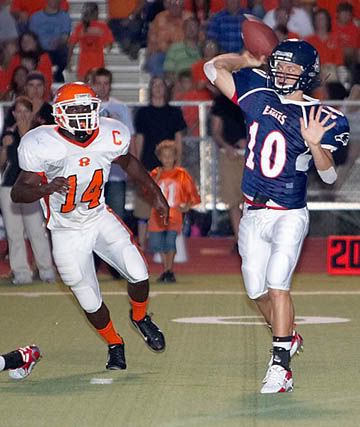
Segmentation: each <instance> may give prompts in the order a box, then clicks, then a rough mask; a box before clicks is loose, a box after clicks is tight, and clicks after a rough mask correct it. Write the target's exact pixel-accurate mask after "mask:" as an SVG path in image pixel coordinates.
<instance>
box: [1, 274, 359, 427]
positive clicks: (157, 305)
mask: <svg viewBox="0 0 360 427" xmlns="http://www.w3.org/2000/svg"><path fill="white" fill-rule="evenodd" d="M102 290H103V293H104V300H105V302H106V303H107V304H108V306H109V308H110V310H111V312H112V318H113V320H114V323H115V324H116V326H117V328H118V329H119V332H120V333H121V334H122V335H123V337H124V339H125V342H126V355H127V363H128V369H127V370H126V371H110V372H107V371H106V370H105V369H104V367H105V363H106V350H107V348H106V345H105V344H104V343H103V342H102V341H101V340H100V339H99V338H98V337H97V335H96V334H95V333H94V332H93V331H92V330H91V328H90V327H89V326H88V324H87V323H86V321H85V318H84V316H83V315H82V313H81V312H80V310H79V308H78V307H77V305H76V304H75V303H74V301H73V299H72V297H71V296H70V295H69V293H68V290H67V289H66V288H65V287H64V286H62V285H45V284H35V285H31V286H22V287H15V286H13V285H9V284H8V282H5V281H2V282H0V296H1V298H0V308H1V320H2V321H1V325H2V328H1V336H2V340H1V348H0V351H1V352H6V351H8V350H11V349H13V348H15V347H17V346H19V345H25V344H29V343H31V342H33V341H34V342H36V343H37V344H39V346H40V347H41V349H42V351H43V353H44V357H43V359H42V361H41V362H40V363H39V364H38V365H37V367H36V369H35V370H34V371H33V373H32V375H31V376H30V377H29V378H27V379H26V380H24V381H22V382H13V381H11V380H10V379H9V378H8V375H7V373H6V372H3V373H1V374H0V393H1V394H0V408H1V418H0V426H4V427H16V426H24V427H25V426H26V427H32V426H36V427H40V426H46V427H50V426H51V427H62V426H66V427H68V426H69V427H72V426H74V427H82V426H87V427H89V426H90V427H91V426H101V427H108V426H109V427H110V426H111V427H115V426H121V427H185V426H186V427H195V426H196V427H215V426H216V427H230V426H231V427H233V426H234V427H235V426H236V427H237V426H244V427H253V426H254V427H255V426H256V427H262V426H266V427H275V426H276V427H279V426H291V427H293V426H301V427H303V426H305V427H307V426H310V427H312V426H314V427H315V426H316V427H317V426H326V427H332V426H334V427H335V426H336V427H339V426H340V427H343V426H352V427H353V426H359V425H360V391H359V383H360V372H359V367H360V362H359V335H360V310H359V307H360V280H359V278H356V277H348V278H344V277H341V278H340V277H328V276H325V275H298V276H296V277H295V280H294V286H293V290H294V300H295V305H296V309H297V315H298V317H299V318H303V317H305V316H306V317H308V316H315V317H322V318H324V317H332V318H343V319H349V320H350V321H348V322H345V323H328V324H326V323H325V324H303V325H299V327H298V329H299V331H300V332H301V333H302V334H303V336H304V340H305V351H304V353H302V354H301V355H300V356H299V357H296V358H295V359H294V360H293V364H292V367H293V371H294V381H295V390H294V392H293V393H287V394H278V395H260V394H259V389H260V386H261V380H262V377H263V375H264V372H265V367H266V364H267V361H268V357H269V353H268V350H269V349H270V347H271V337H270V334H269V332H268V331H267V328H265V327H264V326H261V325H253V324H251V325H249V324H247V325H241V324H231V322H238V319H237V318H236V316H250V317H245V318H243V319H242V320H243V321H246V322H250V323H253V322H256V321H258V320H260V319H257V318H256V317H252V316H256V312H254V310H253V307H252V305H251V304H249V302H248V300H247V298H246V296H245V295H244V292H243V289H242V286H241V283H240V279H239V277H238V276H211V277H207V276H198V277H195V276H183V277H179V283H177V284H176V285H172V284H171V285H157V284H156V285H153V286H152V292H153V296H152V300H151V306H150V311H153V312H154V313H155V315H154V319H155V321H156V322H157V323H158V324H159V325H160V326H161V327H162V329H163V330H164V332H165V334H166V338H167V350H166V351H165V352H164V353H162V354H155V353H152V352H151V351H150V350H148V349H147V348H146V346H145V344H144V342H143V341H142V340H141V338H140V337H139V336H138V335H137V334H136V332H135V331H134V330H133V329H131V326H130V324H129V321H128V310H129V306H128V302H127V298H126V292H125V283H124V282H117V283H115V282H112V281H107V280H106V277H104V280H103V281H102ZM191 317H227V318H228V319H223V320H222V322H223V323H222V324H193V323H177V322H173V321H172V320H173V319H179V318H191ZM335 320H336V319H335ZM333 321H334V320H333ZM224 322H225V323H224ZM226 322H230V324H227V323H226ZM104 380H107V381H108V382H111V380H112V383H110V384H93V382H106V381H104Z"/></svg>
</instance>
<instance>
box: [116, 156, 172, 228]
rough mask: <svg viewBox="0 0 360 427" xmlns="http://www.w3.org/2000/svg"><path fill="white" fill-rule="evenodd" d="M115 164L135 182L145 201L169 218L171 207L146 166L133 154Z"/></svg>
mask: <svg viewBox="0 0 360 427" xmlns="http://www.w3.org/2000/svg"><path fill="white" fill-rule="evenodd" d="M114 163H117V164H118V165H120V166H121V167H122V168H123V169H124V171H125V172H126V173H127V174H128V175H129V176H130V177H131V178H132V179H133V180H134V181H135V183H136V185H137V187H138V188H139V190H140V191H141V193H142V195H143V197H144V198H145V200H146V201H147V202H148V203H149V204H151V205H152V206H153V207H154V208H155V209H156V210H157V211H158V212H159V213H160V215H161V216H162V217H164V218H165V221H167V218H168V216H169V205H168V203H167V201H166V199H165V197H164V195H163V193H162V191H161V190H160V188H159V186H158V185H157V184H156V182H155V181H154V180H153V179H152V178H151V176H150V175H149V174H148V173H147V171H146V169H145V168H144V166H143V165H142V164H141V163H140V162H139V160H138V159H137V158H136V157H134V156H133V155H132V154H130V153H127V154H126V155H125V156H120V157H119V158H117V159H116V160H115V161H114Z"/></svg>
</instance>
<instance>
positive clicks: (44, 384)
mask: <svg viewBox="0 0 360 427" xmlns="http://www.w3.org/2000/svg"><path fill="white" fill-rule="evenodd" d="M153 375H156V376H157V375H158V373H156V372H142V373H133V372H132V373H129V372H127V371H121V370H119V371H95V372H90V373H86V374H75V375H68V376H64V377H55V378H43V379H41V378H40V379H39V378H33V377H32V378H28V379H25V380H22V381H13V380H11V379H9V378H7V377H2V378H1V381H0V393H1V394H2V395H5V394H11V395H13V396H23V395H25V396H31V395H32V396H55V395H61V394H66V395H69V394H79V393H84V392H86V393H93V392H96V393H97V392H98V391H99V387H103V385H98V384H91V383H90V380H91V379H92V378H105V379H107V378H112V380H113V382H112V384H109V385H106V387H117V386H119V385H120V386H124V385H126V386H129V385H130V386H132V385H133V386H140V387H142V386H143V385H144V377H146V378H148V379H147V380H146V381H149V377H151V376H153Z"/></svg>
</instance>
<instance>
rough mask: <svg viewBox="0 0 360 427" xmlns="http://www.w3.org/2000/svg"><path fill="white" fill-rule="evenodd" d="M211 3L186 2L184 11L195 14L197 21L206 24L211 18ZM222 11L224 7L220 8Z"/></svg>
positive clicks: (205, 1) (204, 0) (186, 0)
mask: <svg viewBox="0 0 360 427" xmlns="http://www.w3.org/2000/svg"><path fill="white" fill-rule="evenodd" d="M210 3H211V2H210V1H209V0H185V1H184V10H187V11H189V12H191V13H193V14H194V17H195V19H196V20H197V21H198V22H199V23H200V24H204V23H206V22H207V20H208V19H209V16H210ZM220 9H222V7H220Z"/></svg>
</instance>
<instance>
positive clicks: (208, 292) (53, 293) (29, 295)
mask: <svg viewBox="0 0 360 427" xmlns="http://www.w3.org/2000/svg"><path fill="white" fill-rule="evenodd" d="M101 294H102V295H110V296H117V295H119V296H127V295H128V293H127V292H126V291H104V292H102V293H101ZM65 295H72V293H71V292H70V291H50V292H36V291H29V292H24V291H19V292H17V291H13V292H1V291H0V297H19V296H21V297H27V298H37V297H43V296H55V297H56V296H65ZM161 295H246V292H244V291H211V290H204V291H175V290H174V291H153V292H150V297H156V296H161ZM291 295H298V296H317V295H318V296H323V295H329V296H331V295H340V296H341V295H344V296H348V295H360V290H358V291H293V292H291Z"/></svg>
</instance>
